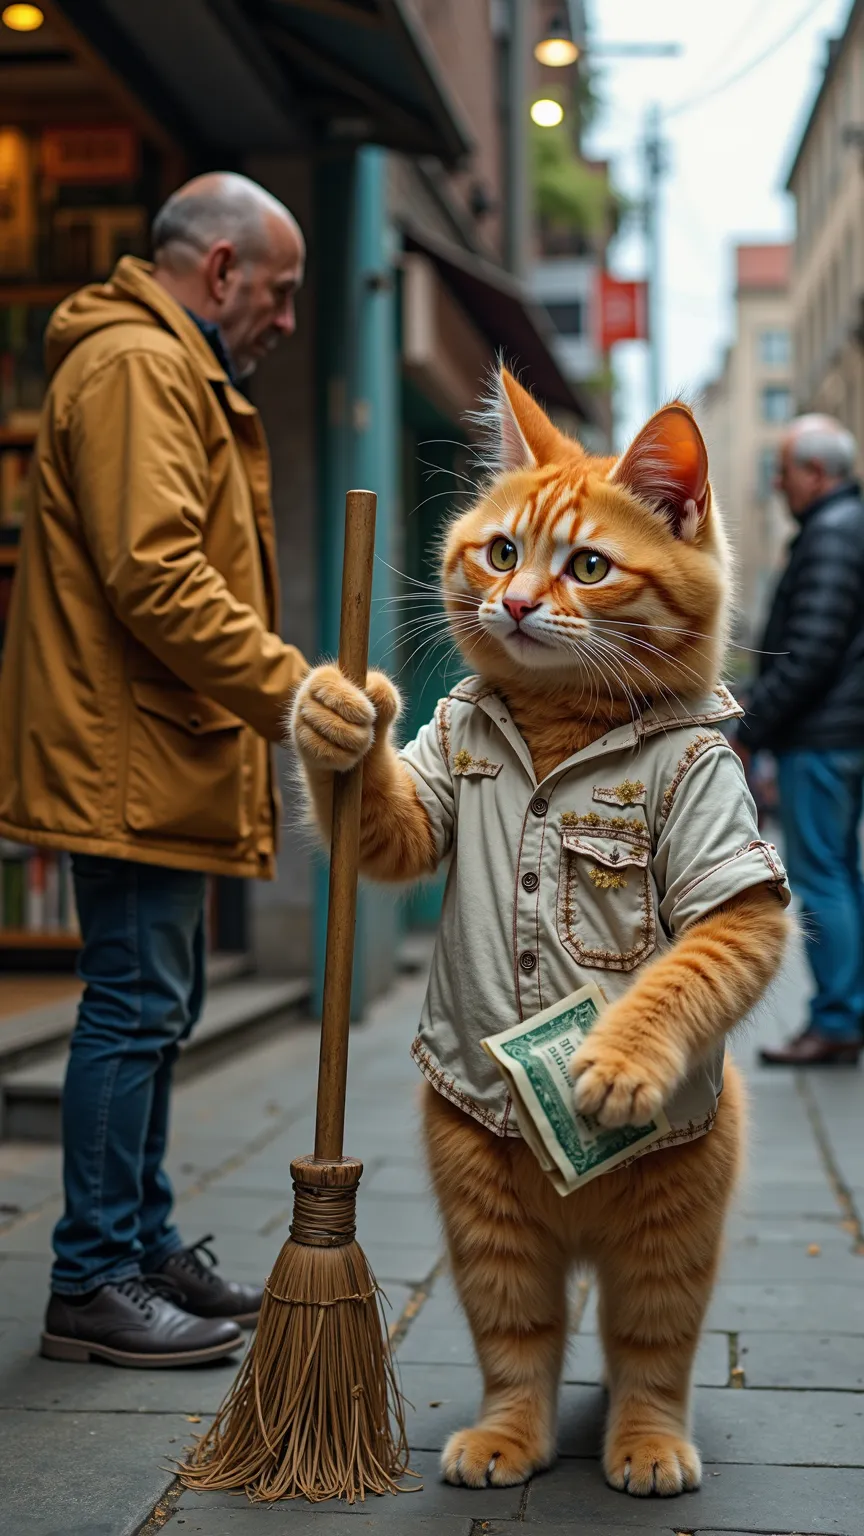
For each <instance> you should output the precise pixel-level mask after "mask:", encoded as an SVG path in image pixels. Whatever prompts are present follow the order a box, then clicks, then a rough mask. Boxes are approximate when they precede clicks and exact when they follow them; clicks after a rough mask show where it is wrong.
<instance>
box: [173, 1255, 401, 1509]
mask: <svg viewBox="0 0 864 1536" xmlns="http://www.w3.org/2000/svg"><path fill="white" fill-rule="evenodd" d="M391 1421H392V1422H393V1423H394V1424H395V1433H394V1430H393V1429H392V1428H391ZM407 1465H408V1444H407V1440H406V1435H405V1420H404V1413H403V1409H402V1402H401V1398H400V1394H399V1390H398V1387H397V1385H396V1379H395V1375H394V1369H393V1362H392V1359H391V1355H390V1346H389V1342H388V1338H387V1332H386V1324H385V1320H384V1316H383V1311H382V1307H381V1301H380V1293H379V1290H378V1286H377V1283H376V1281H375V1277H374V1275H373V1274H372V1272H371V1270H370V1268H369V1265H368V1263H367V1261H366V1257H365V1255H364V1253H363V1251H362V1249H361V1248H360V1247H359V1245H358V1244H357V1243H356V1242H350V1243H347V1244H344V1245H342V1246H340V1247H335V1248H318V1247H307V1246H306V1245H305V1244H303V1243H298V1242H295V1241H293V1240H292V1239H289V1241H288V1242H287V1243H286V1244H285V1246H284V1248H283V1249H282V1252H281V1254H280V1255H279V1258H278V1260H277V1262H276V1265H275V1266H274V1269H273V1271H272V1273H271V1275H270V1277H269V1280H268V1282H267V1289H266V1291H265V1294H264V1302H263V1305H262V1308H261V1315H260V1318H259V1321H258V1328H257V1331H256V1334H255V1338H254V1340H253V1343H252V1346H251V1348H250V1350H249V1353H248V1355H247V1357H246V1360H245V1361H244V1363H243V1366H242V1368H241V1370H240V1373H239V1375H238V1377H237V1380H236V1381H235V1383H234V1386H233V1387H232V1389H231V1391H230V1393H229V1394H228V1397H227V1398H226V1399H225V1401H224V1403H223V1404H222V1407H221V1408H220V1410H219V1412H218V1414H217V1416H216V1418H215V1419H214V1421H213V1423H212V1424H211V1426H210V1428H209V1429H208V1431H207V1433H206V1434H205V1435H204V1436H203V1437H202V1439H201V1440H200V1441H199V1442H198V1444H197V1445H196V1446H195V1448H194V1450H193V1451H192V1452H191V1453H190V1456H189V1460H188V1461H186V1462H185V1463H183V1465H182V1467H181V1471H180V1477H181V1481H182V1482H183V1483H184V1484H185V1485H186V1487H187V1488H194V1489H215V1488H223V1489H224V1488H233V1489H238V1490H239V1489H245V1491H246V1493H247V1494H248V1496H249V1498H251V1499H261V1500H274V1499H285V1498H288V1499H293V1498H298V1497H300V1496H301V1495H303V1496H305V1497H306V1498H307V1499H312V1500H320V1499H332V1498H341V1499H347V1500H349V1501H350V1502H351V1503H353V1502H354V1501H355V1500H356V1499H363V1498H365V1497H366V1495H367V1494H370V1493H376V1494H381V1493H396V1492H398V1491H399V1486H398V1480H399V1478H400V1477H402V1476H403V1474H404V1473H405V1472H406V1469H407Z"/></svg>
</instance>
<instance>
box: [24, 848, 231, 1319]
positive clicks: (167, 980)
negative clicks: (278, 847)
mask: <svg viewBox="0 0 864 1536" xmlns="http://www.w3.org/2000/svg"><path fill="white" fill-rule="evenodd" d="M72 870H73V878H74V882H75V898H76V902H77V905H78V917H79V922H80V925H81V935H82V939H83V945H82V950H81V958H80V962H79V967H78V974H79V976H80V977H81V980H82V981H83V982H84V984H85V990H84V994H83V996H82V999H81V1004H80V1007H79V1010H78V1019H77V1023H76V1025H75V1030H74V1033H73V1035H72V1041H71V1046H70V1052H69V1065H68V1068H67V1072H66V1083H65V1087H64V1090H63V1184H64V1192H65V1210H64V1212H63V1215H62V1217H61V1218H60V1220H59V1222H58V1223H57V1226H56V1228H55V1230H54V1255H55V1260H54V1268H53V1271H52V1276H51V1287H52V1290H54V1291H57V1292H59V1293H61V1294H63V1295H76V1294H79V1295H80V1294H82V1293H84V1292H86V1291H90V1290H93V1289H95V1287H96V1286H99V1285H105V1284H106V1283H107V1282H109V1281H119V1280H123V1279H126V1278H128V1277H129V1276H130V1275H137V1274H139V1273H140V1272H141V1271H142V1270H147V1269H156V1268H158V1266H159V1265H160V1264H161V1263H162V1262H163V1261H164V1260H165V1259H166V1258H167V1257H168V1256H169V1254H171V1253H174V1252H176V1251H177V1250H178V1249H179V1248H180V1247H182V1242H181V1239H180V1235H179V1233H178V1232H177V1229H176V1227H174V1226H173V1225H172V1222H171V1208H172V1205H173V1193H172V1190H171V1184H170V1181H169V1179H168V1177H167V1175H166V1173H165V1170H164V1168H163V1166H162V1164H163V1159H164V1155H165V1147H166V1143H167V1139H168V1111H169V1104H170V1097H171V1075H172V1071H173V1067H174V1062H175V1060H176V1057H177V1050H178V1046H179V1043H180V1041H181V1040H183V1039H184V1038H185V1037H186V1036H187V1035H188V1034H189V1032H190V1030H191V1029H192V1027H193V1025H194V1024H195V1022H196V1021H197V1019H198V1016H199V1014H200V1011H201V1005H202V1002H203V997H204V876H203V875H200V874H195V873H191V872H189V871H186V870H174V869H161V868H157V867H155V866H151V865H146V864H133V863H130V862H127V861H126V860H121V859H103V858H95V857H92V856H90V855H89V854H88V855H84V854H76V855H75V856H74V857H73V861H72Z"/></svg>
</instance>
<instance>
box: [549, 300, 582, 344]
mask: <svg viewBox="0 0 864 1536" xmlns="http://www.w3.org/2000/svg"><path fill="white" fill-rule="evenodd" d="M546 309H547V310H548V313H549V318H550V319H551V321H552V324H553V325H554V327H555V329H556V331H560V332H561V335H562V336H584V335H585V319H586V316H585V305H584V303H583V302H582V300H581V299H573V300H572V301H571V302H569V303H567V304H547V305H546Z"/></svg>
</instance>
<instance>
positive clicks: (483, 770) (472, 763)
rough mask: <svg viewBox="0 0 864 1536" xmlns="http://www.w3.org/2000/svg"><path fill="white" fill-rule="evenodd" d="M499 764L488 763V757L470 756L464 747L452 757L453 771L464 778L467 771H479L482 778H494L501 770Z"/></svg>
mask: <svg viewBox="0 0 864 1536" xmlns="http://www.w3.org/2000/svg"><path fill="white" fill-rule="evenodd" d="M501 766H502V765H501V763H490V761H489V759H488V757H472V756H471V753H470V752H467V751H466V750H465V748H464V747H462V749H461V751H459V752H457V753H456V756H455V757H454V759H453V772H454V773H455V774H456V775H457V777H458V778H465V777H466V775H468V774H469V773H479V774H481V775H482V776H483V777H484V778H487V779H494V778H497V776H498V774H499V773H500V772H501Z"/></svg>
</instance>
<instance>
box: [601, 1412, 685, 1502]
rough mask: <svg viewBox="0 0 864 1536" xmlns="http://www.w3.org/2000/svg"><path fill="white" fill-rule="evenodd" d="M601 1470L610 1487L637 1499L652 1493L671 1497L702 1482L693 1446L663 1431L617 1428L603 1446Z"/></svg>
mask: <svg viewBox="0 0 864 1536" xmlns="http://www.w3.org/2000/svg"><path fill="white" fill-rule="evenodd" d="M603 1471H604V1472H605V1474H606V1480H607V1482H609V1483H611V1485H612V1487H613V1488H617V1489H619V1490H620V1492H621V1493H631V1494H634V1495H635V1496H636V1497H637V1498H647V1497H648V1496H649V1494H652V1493H655V1494H660V1495H661V1496H663V1497H666V1498H670V1497H671V1496H672V1495H674V1494H676V1493H685V1492H688V1491H690V1490H691V1489H694V1488H698V1487H699V1485H700V1483H701V1481H702V1461H701V1459H700V1456H699V1452H698V1451H697V1449H696V1447H695V1445H691V1443H690V1441H689V1440H683V1439H681V1437H680V1436H679V1435H670V1434H667V1433H664V1432H663V1431H662V1430H658V1431H657V1432H656V1433H655V1434H652V1433H651V1432H650V1431H648V1432H646V1431H645V1430H642V1431H641V1432H637V1431H635V1430H631V1431H628V1430H627V1429H625V1428H622V1429H620V1430H619V1431H618V1432H617V1433H616V1434H615V1435H614V1437H613V1438H612V1439H611V1441H610V1443H609V1444H608V1445H607V1446H606V1450H605V1452H604V1454H603Z"/></svg>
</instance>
